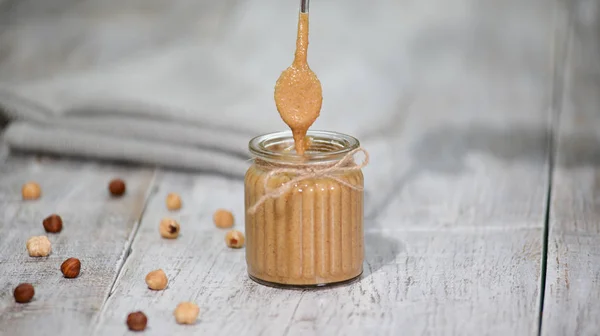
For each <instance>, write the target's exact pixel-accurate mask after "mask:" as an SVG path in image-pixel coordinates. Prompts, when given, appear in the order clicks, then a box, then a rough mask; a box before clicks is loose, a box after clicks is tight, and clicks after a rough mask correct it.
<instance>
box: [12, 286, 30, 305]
mask: <svg viewBox="0 0 600 336" xmlns="http://www.w3.org/2000/svg"><path fill="white" fill-rule="evenodd" d="M34 294H35V290H34V289H33V286H32V285H31V284H28V283H22V284H20V285H18V286H17V288H15V291H14V292H13V295H14V296H15V301H17V302H18V303H27V302H29V301H31V299H33V295H34Z"/></svg>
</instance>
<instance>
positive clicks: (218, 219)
mask: <svg viewBox="0 0 600 336" xmlns="http://www.w3.org/2000/svg"><path fill="white" fill-rule="evenodd" d="M213 221H214V222H215V225H216V226H217V227H219V228H222V229H225V228H230V227H232V226H233V214H232V213H231V211H227V210H225V209H219V210H217V211H215V214H214V215H213Z"/></svg>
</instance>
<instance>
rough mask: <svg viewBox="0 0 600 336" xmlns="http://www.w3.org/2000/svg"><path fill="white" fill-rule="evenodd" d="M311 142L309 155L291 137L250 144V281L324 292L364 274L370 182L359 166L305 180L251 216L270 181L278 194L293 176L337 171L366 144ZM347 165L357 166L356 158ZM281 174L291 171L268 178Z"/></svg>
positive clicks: (336, 138) (341, 138)
mask: <svg viewBox="0 0 600 336" xmlns="http://www.w3.org/2000/svg"><path fill="white" fill-rule="evenodd" d="M307 136H308V139H309V141H310V142H309V143H310V145H309V146H308V148H307V150H306V152H305V154H304V155H303V156H299V155H297V154H296V153H295V151H294V150H293V148H294V142H293V138H292V133H291V132H279V133H271V134H266V135H262V136H259V137H256V138H254V139H252V140H251V141H250V144H249V147H250V152H251V154H252V155H253V156H254V163H253V165H252V166H251V167H250V168H249V169H248V171H247V173H246V177H245V205H246V262H247V264H248V273H249V275H250V277H251V278H252V279H254V280H256V281H257V282H260V283H263V284H266V285H275V286H322V285H327V284H332V283H339V282H345V281H349V280H353V279H355V278H357V277H358V276H360V274H361V273H362V265H363V260H364V232H363V191H362V188H363V184H364V180H363V174H362V171H361V170H360V169H359V168H355V169H346V170H342V171H334V172H330V174H331V175H327V176H313V177H309V178H305V179H302V180H300V181H298V182H296V183H293V186H292V187H291V188H290V189H289V190H287V191H286V192H285V193H284V194H283V195H281V196H278V197H274V198H269V199H267V200H266V201H265V202H264V203H263V204H261V205H260V206H259V207H257V209H256V212H254V213H250V212H249V211H248V209H249V208H251V207H252V206H253V205H254V204H255V203H256V202H257V201H258V200H259V199H260V198H261V197H262V196H263V195H265V179H267V178H268V182H267V187H268V188H269V189H270V190H273V189H276V188H278V187H281V186H282V185H283V184H285V183H286V182H289V181H290V180H292V179H294V178H295V177H297V176H298V175H299V174H300V173H295V172H293V170H295V169H299V170H300V171H307V169H308V170H310V169H317V170H318V169H323V168H327V167H331V166H333V165H335V164H336V163H340V160H342V159H344V158H345V157H346V156H347V154H348V153H350V152H352V151H353V150H355V149H357V148H359V146H360V144H359V142H358V140H357V139H355V138H353V137H351V136H348V135H344V134H340V133H335V132H325V131H309V132H308V134H307ZM344 162H346V160H344ZM347 163H348V164H349V165H351V166H352V165H354V166H355V163H354V161H353V159H351V160H350V161H349V162H347ZM282 168H284V169H286V170H287V171H286V172H281V173H277V174H270V173H272V172H273V171H274V170H282ZM287 168H291V171H290V169H287ZM271 175H272V176H271ZM317 175H318V174H317ZM332 176H334V177H335V178H332ZM340 180H341V182H340Z"/></svg>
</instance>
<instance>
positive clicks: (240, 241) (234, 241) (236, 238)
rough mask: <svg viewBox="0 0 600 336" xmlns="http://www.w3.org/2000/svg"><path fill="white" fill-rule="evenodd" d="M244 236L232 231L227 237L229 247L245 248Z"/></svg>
mask: <svg viewBox="0 0 600 336" xmlns="http://www.w3.org/2000/svg"><path fill="white" fill-rule="evenodd" d="M244 240H245V239H244V234H243V233H241V232H240V231H237V230H231V231H229V232H227V234H226V235H225V242H226V243H227V246H229V247H232V248H240V247H242V246H244Z"/></svg>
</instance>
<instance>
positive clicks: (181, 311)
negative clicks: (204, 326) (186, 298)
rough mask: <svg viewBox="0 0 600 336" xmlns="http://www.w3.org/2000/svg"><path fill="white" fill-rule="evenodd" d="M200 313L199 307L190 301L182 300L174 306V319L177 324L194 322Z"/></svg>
mask: <svg viewBox="0 0 600 336" xmlns="http://www.w3.org/2000/svg"><path fill="white" fill-rule="evenodd" d="M198 314H200V307H198V306H197V305H196V304H194V303H192V302H182V303H180V304H178V305H177V308H175V312H174V313H173V315H175V321H177V323H179V324H194V323H195V322H196V320H197V319H198Z"/></svg>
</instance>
